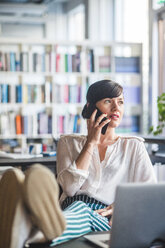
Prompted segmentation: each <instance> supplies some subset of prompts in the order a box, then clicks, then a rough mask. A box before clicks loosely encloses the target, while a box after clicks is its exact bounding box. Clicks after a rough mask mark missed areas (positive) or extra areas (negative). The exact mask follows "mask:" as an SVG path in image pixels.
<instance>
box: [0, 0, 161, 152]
mask: <svg viewBox="0 0 165 248" xmlns="http://www.w3.org/2000/svg"><path fill="white" fill-rule="evenodd" d="M164 39H165V1H163V0H153V1H151V0H138V1H137V0H9V1H5V0H0V147H1V150H4V151H8V152H23V153H25V152H27V151H28V149H29V146H30V144H31V143H37V144H38V143H42V150H43V151H51V150H54V149H55V148H56V147H55V145H56V141H57V140H58V138H59V136H60V135H61V134H63V133H83V134H85V133H86V123H85V121H84V120H83V119H82V118H81V110H82V107H83V105H84V104H85V102H86V99H85V95H86V91H87V89H88V87H89V85H90V84H92V83H93V82H95V81H97V80H100V79H112V80H115V81H117V82H118V83H120V84H121V85H122V86H123V87H124V96H125V115H124V118H123V121H122V123H121V125H120V127H119V128H118V130H117V132H118V133H120V134H122V135H123V134H124V135H140V136H145V135H148V133H149V129H150V127H151V126H153V129H154V130H155V129H156V127H157V125H158V124H160V119H159V108H158V105H157V99H158V96H161V95H162V93H165V75H164V74H165V68H164V67H165V65H164V60H165V42H164ZM162 101H163V102H162V107H164V103H165V101H164V100H162ZM164 118H165V117H164ZM161 123H162V122H161ZM158 134H159V135H160V136H161V137H162V138H161V139H164V138H163V137H164V134H165V132H164V128H162V130H161V132H158ZM155 149H156V150H157V148H155Z"/></svg>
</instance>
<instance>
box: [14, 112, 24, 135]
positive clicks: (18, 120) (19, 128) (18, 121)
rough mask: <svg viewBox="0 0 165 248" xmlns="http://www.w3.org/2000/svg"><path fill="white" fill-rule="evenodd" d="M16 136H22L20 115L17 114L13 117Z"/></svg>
mask: <svg viewBox="0 0 165 248" xmlns="http://www.w3.org/2000/svg"><path fill="white" fill-rule="evenodd" d="M15 123H16V134H22V120H21V115H19V114H17V115H16V117H15Z"/></svg>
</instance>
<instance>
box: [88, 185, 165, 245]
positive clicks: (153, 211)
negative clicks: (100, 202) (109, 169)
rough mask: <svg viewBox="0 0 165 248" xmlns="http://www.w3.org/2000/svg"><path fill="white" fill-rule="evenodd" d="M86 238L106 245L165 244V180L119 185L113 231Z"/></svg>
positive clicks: (89, 235) (90, 235)
mask: <svg viewBox="0 0 165 248" xmlns="http://www.w3.org/2000/svg"><path fill="white" fill-rule="evenodd" d="M84 237H85V238H86V239H87V240H89V241H91V242H93V243H95V244H96V245H97V246H100V247H104V248H109V247H110V248H148V247H165V183H159V184H144V183H127V184H121V185H119V186H118V187H117V189H116V196H115V208H114V213H113V225H112V229H111V230H110V232H98V233H97V232H96V233H94V234H88V235H85V236H84ZM155 242H157V243H161V244H162V243H164V246H154V244H155Z"/></svg>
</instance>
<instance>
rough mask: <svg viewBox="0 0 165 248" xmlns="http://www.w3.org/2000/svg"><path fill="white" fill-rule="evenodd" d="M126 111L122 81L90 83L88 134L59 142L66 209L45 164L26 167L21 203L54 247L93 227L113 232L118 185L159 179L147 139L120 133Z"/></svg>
mask: <svg viewBox="0 0 165 248" xmlns="http://www.w3.org/2000/svg"><path fill="white" fill-rule="evenodd" d="M123 113H124V96H123V88H122V87H121V86H120V85H119V84H117V83H115V82H113V81H111V80H101V81H98V82H96V83H94V84H92V85H91V86H90V87H89V89H88V92H87V103H86V105H85V106H84V109H83V111H82V116H83V117H84V118H86V119H87V128H88V134H87V136H83V135H81V136H77V135H64V136H62V137H61V138H60V140H59V142H58V150H57V174H58V178H57V180H58V182H59V184H60V185H61V187H62V190H63V193H62V195H61V198H60V202H61V206H62V209H63V213H62V212H61V211H60V209H59V206H58V200H57V194H55V191H56V188H57V185H56V183H55V180H52V178H51V176H52V175H51V173H50V172H46V173H45V170H46V169H45V168H42V167H40V166H33V167H32V168H31V169H30V170H29V171H27V173H26V175H25V180H24V182H23V183H22V184H23V185H22V186H21V187H23V189H24V197H23V200H22V202H23V203H25V204H26V207H27V208H28V209H29V213H30V215H31V216H32V219H33V223H34V224H35V225H36V226H37V228H38V229H39V230H41V231H42V233H43V234H44V237H45V240H52V239H53V238H54V239H53V241H52V243H51V244H52V245H56V244H59V243H61V242H65V241H67V240H70V239H72V238H75V237H78V236H80V235H83V234H85V233H88V232H91V231H107V230H109V229H110V228H111V224H112V223H111V215H112V213H113V203H114V197H115V189H116V186H117V185H118V184H120V183H124V182H156V179H155V175H154V172H153V168H152V164H151V162H150V159H149V157H148V154H147V151H146V149H145V146H144V143H143V139H141V138H137V137H122V136H119V135H117V134H116V133H115V128H116V127H118V126H119V124H120V122H121V120H122V117H123ZM38 175H40V177H38ZM29 185H30V186H29ZM32 188H33V190H32ZM30 189H31V190H30ZM36 195H37V200H36ZM54 195H56V197H55V196H54ZM46 196H47V197H46ZM45 197H46V200H45ZM20 198H21V196H20ZM21 199H22V198H21ZM0 203H1V199H0ZM39 203H40V204H39ZM42 203H43V204H42ZM0 210H1V209H0ZM25 214H27V213H24V215H25ZM0 217H1V216H0ZM57 219H58V224H57ZM65 222H66V227H65ZM64 229H65V230H64ZM0 231H1V230H0ZM1 233H2V231H1ZM40 234H41V233H40ZM41 236H42V235H41ZM55 237H56V238H55ZM9 247H10V246H9ZM20 247H21V246H20ZM0 248H1V245H0Z"/></svg>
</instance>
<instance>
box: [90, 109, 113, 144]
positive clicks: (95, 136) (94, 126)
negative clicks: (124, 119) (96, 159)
mask: <svg viewBox="0 0 165 248" xmlns="http://www.w3.org/2000/svg"><path fill="white" fill-rule="evenodd" d="M96 113H97V109H95V110H94V112H93V113H92V115H91V118H90V119H88V120H87V129H88V136H87V142H88V143H90V144H94V145H98V144H99V143H100V137H101V129H102V128H103V127H104V125H106V124H107V123H109V122H110V119H106V120H105V121H103V122H101V121H102V119H103V118H105V117H106V116H107V114H102V115H100V116H99V117H98V118H97V120H96V121H95V117H96Z"/></svg>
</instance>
